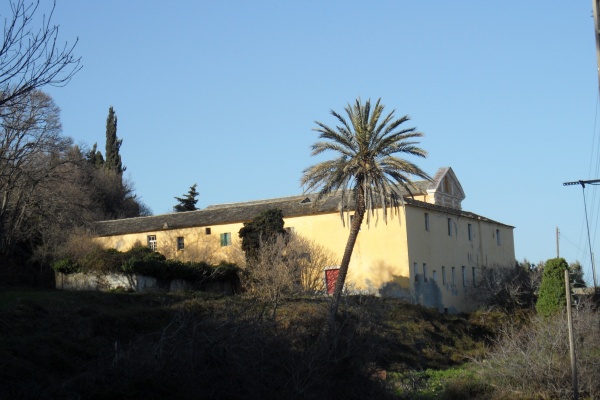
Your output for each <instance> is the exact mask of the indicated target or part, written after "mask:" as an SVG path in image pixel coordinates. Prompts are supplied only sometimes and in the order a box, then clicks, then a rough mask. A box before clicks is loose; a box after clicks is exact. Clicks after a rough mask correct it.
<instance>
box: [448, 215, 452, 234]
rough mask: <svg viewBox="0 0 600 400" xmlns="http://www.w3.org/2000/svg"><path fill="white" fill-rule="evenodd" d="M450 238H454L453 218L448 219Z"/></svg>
mask: <svg viewBox="0 0 600 400" xmlns="http://www.w3.org/2000/svg"><path fill="white" fill-rule="evenodd" d="M448 236H452V218H448Z"/></svg>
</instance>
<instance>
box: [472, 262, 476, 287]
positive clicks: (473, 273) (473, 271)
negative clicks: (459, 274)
mask: <svg viewBox="0 0 600 400" xmlns="http://www.w3.org/2000/svg"><path fill="white" fill-rule="evenodd" d="M472 278H473V286H476V285H475V282H476V278H477V277H476V276H475V267H473V270H472Z"/></svg>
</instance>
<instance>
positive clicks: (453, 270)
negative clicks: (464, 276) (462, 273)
mask: <svg viewBox="0 0 600 400" xmlns="http://www.w3.org/2000/svg"><path fill="white" fill-rule="evenodd" d="M452 284H453V285H456V268H454V267H452Z"/></svg>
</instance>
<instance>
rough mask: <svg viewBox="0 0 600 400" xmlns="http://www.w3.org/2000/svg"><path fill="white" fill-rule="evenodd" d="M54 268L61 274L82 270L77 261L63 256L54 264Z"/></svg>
mask: <svg viewBox="0 0 600 400" xmlns="http://www.w3.org/2000/svg"><path fill="white" fill-rule="evenodd" d="M52 269H53V270H54V271H56V272H60V273H61V274H74V273H76V272H80V271H81V267H80V266H79V264H77V263H76V262H74V261H72V260H70V259H68V258H63V259H61V260H58V261H56V262H55V263H54V264H52Z"/></svg>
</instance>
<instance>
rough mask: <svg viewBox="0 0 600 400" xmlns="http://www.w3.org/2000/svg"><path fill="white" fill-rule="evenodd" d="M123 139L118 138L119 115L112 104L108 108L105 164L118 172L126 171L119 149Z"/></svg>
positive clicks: (107, 167)
mask: <svg viewBox="0 0 600 400" xmlns="http://www.w3.org/2000/svg"><path fill="white" fill-rule="evenodd" d="M122 143H123V139H118V138H117V115H116V114H115V111H114V110H113V107H112V106H110V108H109V109H108V117H107V118H106V152H105V154H106V160H105V162H104V166H105V167H106V169H108V170H111V171H115V172H116V173H117V174H122V173H123V171H125V168H124V167H123V164H122V162H121V154H120V153H119V149H120V148H121V144H122Z"/></svg>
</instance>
